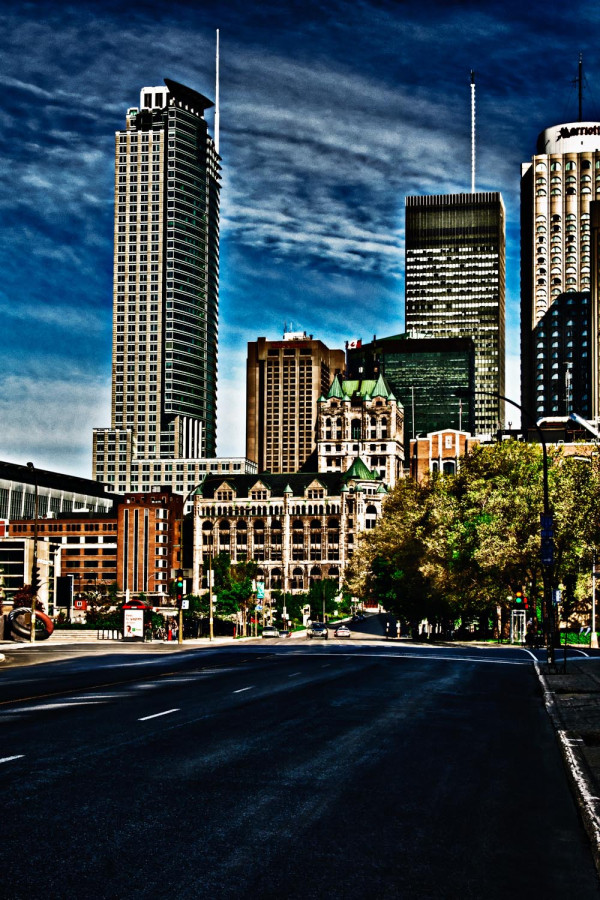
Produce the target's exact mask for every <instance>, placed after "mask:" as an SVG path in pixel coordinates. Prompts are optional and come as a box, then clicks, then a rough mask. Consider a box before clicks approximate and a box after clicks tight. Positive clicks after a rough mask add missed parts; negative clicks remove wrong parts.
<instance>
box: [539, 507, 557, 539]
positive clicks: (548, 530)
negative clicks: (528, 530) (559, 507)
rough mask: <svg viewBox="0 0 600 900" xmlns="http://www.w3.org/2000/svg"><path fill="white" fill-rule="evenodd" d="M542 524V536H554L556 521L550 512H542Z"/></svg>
mask: <svg viewBox="0 0 600 900" xmlns="http://www.w3.org/2000/svg"><path fill="white" fill-rule="evenodd" d="M540 526H541V529H542V538H553V537H554V521H553V519H552V515H551V514H550V513H541V515H540Z"/></svg>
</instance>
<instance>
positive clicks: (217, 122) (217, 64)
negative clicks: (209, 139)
mask: <svg viewBox="0 0 600 900" xmlns="http://www.w3.org/2000/svg"><path fill="white" fill-rule="evenodd" d="M215 150H216V151H217V153H218V152H219V29H218V28H217V55H216V59H215Z"/></svg>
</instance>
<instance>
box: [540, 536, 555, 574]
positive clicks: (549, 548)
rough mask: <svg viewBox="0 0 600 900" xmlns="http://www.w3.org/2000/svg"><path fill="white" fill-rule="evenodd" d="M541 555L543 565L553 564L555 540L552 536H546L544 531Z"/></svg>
mask: <svg viewBox="0 0 600 900" xmlns="http://www.w3.org/2000/svg"><path fill="white" fill-rule="evenodd" d="M540 555H541V559H542V563H543V565H545V566H551V565H552V563H553V562H554V541H553V540H552V538H551V537H544V535H543V533H542V545H541V548H540Z"/></svg>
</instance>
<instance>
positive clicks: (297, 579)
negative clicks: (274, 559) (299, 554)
mask: <svg viewBox="0 0 600 900" xmlns="http://www.w3.org/2000/svg"><path fill="white" fill-rule="evenodd" d="M303 588H304V572H303V571H302V569H301V568H300V567H297V568H295V569H294V571H293V572H292V590H293V591H301V590H302V589H303Z"/></svg>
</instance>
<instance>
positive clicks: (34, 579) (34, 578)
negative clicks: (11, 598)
mask: <svg viewBox="0 0 600 900" xmlns="http://www.w3.org/2000/svg"><path fill="white" fill-rule="evenodd" d="M27 468H28V469H29V470H30V472H32V473H33V485H34V491H35V493H34V497H35V499H34V513H33V559H32V562H31V634H30V636H29V640H30V642H31V643H32V644H33V643H35V607H36V601H37V592H38V563H37V544H38V479H37V471H36V469H35V466H34V465H33V463H32V462H28V463H27Z"/></svg>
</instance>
